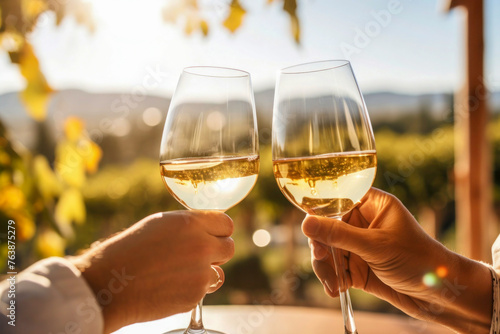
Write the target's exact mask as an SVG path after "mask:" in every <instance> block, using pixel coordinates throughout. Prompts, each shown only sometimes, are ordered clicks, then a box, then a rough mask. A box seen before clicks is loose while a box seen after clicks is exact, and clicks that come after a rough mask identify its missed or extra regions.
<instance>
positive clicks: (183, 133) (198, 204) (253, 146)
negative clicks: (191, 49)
mask: <svg viewBox="0 0 500 334" xmlns="http://www.w3.org/2000/svg"><path fill="white" fill-rule="evenodd" d="M258 145H259V143H258V135H257V118H256V113H255V103H254V97H253V91H252V86H251V82H250V75H249V74H248V73H247V72H244V71H240V70H235V69H229V68H220V67H204V66H198V67H188V68H186V69H184V71H183V72H182V75H181V77H180V79H179V82H178V85H177V89H176V91H175V94H174V96H173V98H172V101H171V104H170V108H169V111H168V114H167V119H166V121H165V127H164V130H163V137H162V142H161V150H160V172H161V175H162V177H163V181H164V183H165V186H166V187H167V189H168V191H169V192H170V193H171V194H172V195H173V196H174V197H175V199H176V200H177V201H179V203H181V204H182V205H184V206H185V207H186V208H188V209H190V210H217V211H226V210H228V209H230V208H231V207H233V206H235V205H236V204H238V203H239V202H240V201H242V200H243V199H244V198H245V197H246V195H248V193H249V192H250V190H251V189H252V188H253V186H254V184H255V182H256V181H257V175H258V172H259V147H258ZM201 304H202V302H201V301H200V303H199V304H198V306H197V307H196V308H195V309H194V310H193V312H192V316H191V323H190V325H189V327H188V329H186V330H184V329H182V330H177V331H174V332H170V333H188V334H189V333H196V334H205V333H219V332H216V331H212V330H210V331H207V330H205V329H204V327H203V323H202V317H201Z"/></svg>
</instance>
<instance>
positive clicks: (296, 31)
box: [290, 16, 300, 43]
mask: <svg viewBox="0 0 500 334" xmlns="http://www.w3.org/2000/svg"><path fill="white" fill-rule="evenodd" d="M290 20H291V26H292V35H293V38H294V39H295V42H296V43H300V25H299V19H298V18H297V16H292V17H290Z"/></svg>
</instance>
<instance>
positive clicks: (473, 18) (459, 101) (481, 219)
mask: <svg viewBox="0 0 500 334" xmlns="http://www.w3.org/2000/svg"><path fill="white" fill-rule="evenodd" d="M447 7H448V8H447V9H448V10H451V9H452V8H455V7H460V8H461V9H462V10H464V13H465V22H464V23H465V45H466V50H465V55H466V56H465V82H464V84H463V87H462V88H461V89H460V91H459V92H457V94H456V99H455V180H456V183H455V200H456V216H457V219H456V224H457V225H456V226H457V247H458V250H459V251H460V253H462V254H464V255H466V256H468V257H471V258H473V259H476V260H483V261H489V260H490V259H491V254H490V248H491V244H492V241H493V239H494V237H495V235H492V233H489V232H490V231H491V230H492V223H491V218H492V185H491V157H490V146H489V144H488V140H487V131H486V126H487V123H488V110H487V104H486V102H487V101H486V100H487V97H488V92H487V89H486V86H485V84H484V77H483V69H484V19H483V17H484V8H483V0H449V3H448V6H447Z"/></svg>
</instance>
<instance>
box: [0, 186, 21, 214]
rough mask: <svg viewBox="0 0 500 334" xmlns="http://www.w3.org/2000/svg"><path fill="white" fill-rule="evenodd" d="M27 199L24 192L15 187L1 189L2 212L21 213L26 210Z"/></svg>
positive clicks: (0, 204) (0, 207)
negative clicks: (20, 211)
mask: <svg viewBox="0 0 500 334" xmlns="http://www.w3.org/2000/svg"><path fill="white" fill-rule="evenodd" d="M25 205H26V197H25V196H24V193H23V191H22V190H21V189H20V188H19V187H17V186H15V185H12V184H10V185H6V186H4V187H2V188H0V210H2V211H5V212H9V211H19V210H22V209H24V207H25Z"/></svg>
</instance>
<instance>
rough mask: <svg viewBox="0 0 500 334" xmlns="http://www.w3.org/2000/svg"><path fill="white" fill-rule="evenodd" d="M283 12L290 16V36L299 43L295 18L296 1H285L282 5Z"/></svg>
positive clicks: (298, 27)
mask: <svg viewBox="0 0 500 334" xmlns="http://www.w3.org/2000/svg"><path fill="white" fill-rule="evenodd" d="M283 10H284V11H285V12H287V13H288V15H290V23H291V29H292V36H293V38H294V39H295V42H297V43H299V42H300V24H299V18H298V17H297V0H285V2H284V3H283Z"/></svg>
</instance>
